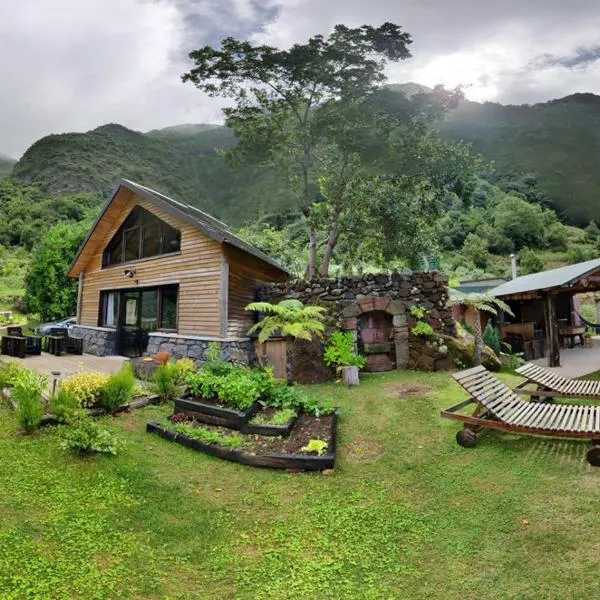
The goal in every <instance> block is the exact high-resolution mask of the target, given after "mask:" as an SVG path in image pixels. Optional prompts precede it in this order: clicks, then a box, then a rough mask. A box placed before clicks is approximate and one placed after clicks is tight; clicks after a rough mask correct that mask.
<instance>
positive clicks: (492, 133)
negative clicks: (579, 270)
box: [441, 94, 600, 225]
mask: <svg viewBox="0 0 600 600" xmlns="http://www.w3.org/2000/svg"><path fill="white" fill-rule="evenodd" d="M441 131H442V133H443V134H444V135H446V136H448V137H450V138H452V139H461V140H465V141H468V142H471V143H472V145H473V149H474V150H475V151H476V152H480V153H481V154H483V155H484V156H485V157H486V158H487V159H490V160H493V161H494V163H495V168H496V171H497V172H498V173H501V174H506V173H535V174H536V175H537V179H538V183H539V188H540V190H541V191H542V192H543V193H544V194H545V195H546V196H547V197H548V199H549V201H550V202H551V203H552V205H553V206H554V207H555V208H556V210H557V211H558V212H559V213H563V214H564V215H565V216H566V217H568V219H569V220H571V221H572V222H574V223H577V224H579V225H586V224H587V223H588V222H589V221H590V220H592V219H594V220H596V221H598V220H600V193H599V190H600V96H596V95H594V94H575V95H572V96H567V97H566V98H562V99H559V100H552V101H551V102H546V103H543V104H535V105H533V106H528V105H523V106H502V105H501V104H493V103H490V102H486V103H484V104H479V103H477V102H469V101H463V102H462V103H461V105H460V106H459V107H458V108H457V109H456V110H454V111H452V112H450V113H449V114H448V117H447V118H446V120H445V122H444V123H443V124H442V125H441Z"/></svg>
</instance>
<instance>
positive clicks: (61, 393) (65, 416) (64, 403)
mask: <svg viewBox="0 0 600 600" xmlns="http://www.w3.org/2000/svg"><path fill="white" fill-rule="evenodd" d="M51 409H52V414H53V415H54V416H55V417H56V418H57V419H58V420H59V421H60V422H62V423H65V422H67V421H68V420H70V419H71V418H72V417H73V415H74V414H75V412H76V411H77V410H78V409H79V402H78V400H77V398H76V397H75V396H74V395H73V394H72V393H71V392H69V391H68V390H65V389H64V388H63V387H61V388H59V390H58V392H57V393H56V395H55V396H54V398H52V402H51Z"/></svg>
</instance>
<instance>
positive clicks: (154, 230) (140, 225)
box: [102, 206, 181, 267]
mask: <svg viewBox="0 0 600 600" xmlns="http://www.w3.org/2000/svg"><path fill="white" fill-rule="evenodd" d="M180 248H181V233H180V232H179V231H177V229H174V228H173V227H171V226H170V225H168V224H167V223H165V222H164V221H162V220H161V219H159V218H158V217H156V216H154V215H153V214H152V213H150V212H148V211H147V210H145V209H143V208H141V207H140V206H136V207H135V208H134V209H133V210H132V211H131V213H129V216H128V217H127V218H126V219H125V222H124V223H123V225H121V227H120V228H119V230H118V231H117V233H116V234H115V235H114V236H113V238H112V240H111V241H110V242H109V244H108V246H107V247H106V249H105V251H104V256H103V261H102V264H103V266H105V267H108V266H110V265H118V264H121V263H124V262H128V261H131V260H138V259H140V258H150V257H152V256H159V255H161V254H168V253H170V252H178V251H179V250H180Z"/></svg>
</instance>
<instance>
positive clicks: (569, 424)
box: [442, 366, 600, 467]
mask: <svg viewBox="0 0 600 600" xmlns="http://www.w3.org/2000/svg"><path fill="white" fill-rule="evenodd" d="M454 379H456V381H457V382H458V383H459V384H460V385H461V386H462V387H463V388H464V389H465V390H466V391H467V392H468V393H469V398H468V399H467V400H464V401H463V402H460V403H458V404H455V405H454V406H451V407H450V408H448V409H446V410H444V411H442V417H445V418H446V419H453V420H456V421H462V422H463V423H464V426H463V429H462V430H460V431H458V432H457V434H456V441H457V442H458V443H459V444H460V445H461V446H464V447H466V448H472V447H474V446H475V445H476V443H477V433H478V432H479V430H480V429H483V428H489V429H498V430H501V431H509V432H512V433H522V434H528V435H542V436H548V437H562V438H575V439H585V440H591V441H592V447H591V448H590V449H589V450H588V452H587V455H586V459H587V461H588V462H589V463H590V464H591V465H592V466H594V467H598V466H600V407H596V406H581V405H573V404H552V403H541V402H534V401H528V402H527V401H524V400H522V399H521V398H520V397H519V396H518V395H517V394H515V392H514V391H513V390H511V389H510V388H509V387H508V386H507V385H505V384H504V383H503V382H502V381H500V380H499V379H498V378H497V377H495V376H494V375H492V374H491V373H490V372H489V371H487V370H486V369H485V367H482V366H480V367H473V368H472V369H467V370H466V371H461V372H459V373H455V374H454ZM470 405H474V406H475V410H474V412H472V414H462V413H461V412H460V411H462V410H464V409H466V408H467V407H469V406H470Z"/></svg>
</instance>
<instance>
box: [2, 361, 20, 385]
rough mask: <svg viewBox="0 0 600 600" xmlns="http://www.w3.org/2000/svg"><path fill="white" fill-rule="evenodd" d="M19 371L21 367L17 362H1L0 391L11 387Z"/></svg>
mask: <svg viewBox="0 0 600 600" xmlns="http://www.w3.org/2000/svg"><path fill="white" fill-rule="evenodd" d="M20 371H21V367H20V366H19V363H18V362H17V361H14V360H9V361H7V362H3V363H2V364H1V365H0V389H4V388H8V387H12V386H13V385H14V382H15V379H16V377H17V376H18V375H19V372H20Z"/></svg>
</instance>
